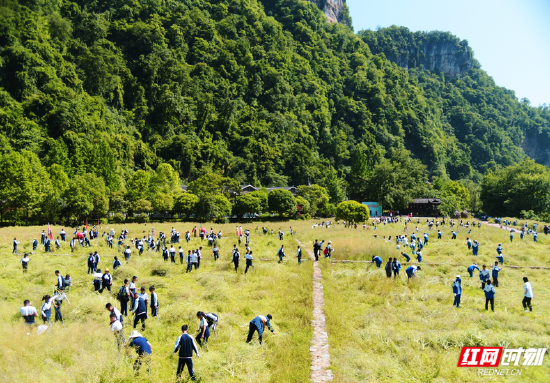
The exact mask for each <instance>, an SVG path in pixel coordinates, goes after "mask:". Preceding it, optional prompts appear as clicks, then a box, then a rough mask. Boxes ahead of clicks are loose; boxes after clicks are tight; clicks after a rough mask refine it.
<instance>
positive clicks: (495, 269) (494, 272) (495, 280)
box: [491, 262, 501, 287]
mask: <svg viewBox="0 0 550 383" xmlns="http://www.w3.org/2000/svg"><path fill="white" fill-rule="evenodd" d="M500 270H501V269H500V268H499V267H498V262H495V265H494V266H493V270H492V271H491V277H492V278H493V285H494V286H495V287H498V273H499V272H500Z"/></svg>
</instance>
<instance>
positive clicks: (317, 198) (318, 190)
mask: <svg viewBox="0 0 550 383" xmlns="http://www.w3.org/2000/svg"><path fill="white" fill-rule="evenodd" d="M298 196H300V197H303V198H305V199H306V200H307V201H308V202H309V209H310V214H311V216H317V215H320V216H323V217H330V216H331V215H332V213H333V211H332V210H333V209H332V207H331V204H330V197H329V195H328V192H327V189H325V188H324V187H322V186H319V185H316V184H314V185H311V186H308V185H300V186H298Z"/></svg>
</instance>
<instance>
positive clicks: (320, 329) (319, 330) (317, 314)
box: [296, 240, 332, 383]
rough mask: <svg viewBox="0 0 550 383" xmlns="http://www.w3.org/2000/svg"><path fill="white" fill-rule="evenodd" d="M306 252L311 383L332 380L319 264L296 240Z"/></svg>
mask: <svg viewBox="0 0 550 383" xmlns="http://www.w3.org/2000/svg"><path fill="white" fill-rule="evenodd" d="M296 241H297V242H298V244H299V245H300V246H301V247H302V249H303V250H306V251H307V253H308V255H309V257H310V258H311V260H312V261H314V262H313V320H312V324H313V338H312V339H311V347H310V348H309V351H310V354H311V381H312V382H313V383H318V382H326V381H329V380H332V371H331V370H330V354H329V351H328V335H327V327H326V323H325V298H324V293H323V274H322V271H321V267H319V262H315V256H314V255H313V252H312V251H311V250H309V249H308V248H307V247H305V246H304V245H303V244H302V243H301V242H300V241H298V240H296Z"/></svg>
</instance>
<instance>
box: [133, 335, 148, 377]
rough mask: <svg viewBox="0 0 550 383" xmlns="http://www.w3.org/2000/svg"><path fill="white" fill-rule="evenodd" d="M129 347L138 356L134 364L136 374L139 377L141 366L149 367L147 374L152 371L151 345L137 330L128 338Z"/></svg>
mask: <svg viewBox="0 0 550 383" xmlns="http://www.w3.org/2000/svg"><path fill="white" fill-rule="evenodd" d="M128 341H129V342H130V343H129V344H128V347H129V348H130V347H133V348H134V349H135V350H136V353H137V354H138V357H137V359H136V361H135V362H134V374H135V375H136V376H137V375H138V374H139V369H140V368H141V365H142V364H143V363H145V364H146V365H147V372H150V371H151V355H152V354H153V351H152V347H151V343H149V341H148V340H147V339H146V338H144V337H143V335H141V334H140V333H139V332H137V331H136V330H134V331H132V333H131V334H130V336H129V337H128Z"/></svg>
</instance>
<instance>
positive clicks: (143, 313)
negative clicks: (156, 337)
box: [132, 293, 147, 331]
mask: <svg viewBox="0 0 550 383" xmlns="http://www.w3.org/2000/svg"><path fill="white" fill-rule="evenodd" d="M132 312H133V313H134V315H135V317H134V329H135V328H136V327H137V324H138V323H139V321H141V331H145V320H146V319H147V303H146V302H145V300H144V299H143V298H142V297H140V296H139V294H138V293H135V294H134V308H133V310H132Z"/></svg>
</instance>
